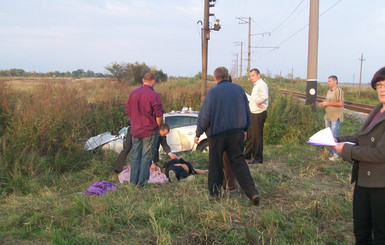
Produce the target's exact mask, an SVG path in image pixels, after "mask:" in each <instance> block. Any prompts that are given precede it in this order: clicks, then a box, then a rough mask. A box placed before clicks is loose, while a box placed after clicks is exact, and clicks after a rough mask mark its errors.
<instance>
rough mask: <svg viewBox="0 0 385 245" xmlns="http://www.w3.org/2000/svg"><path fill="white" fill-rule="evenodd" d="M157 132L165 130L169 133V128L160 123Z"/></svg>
mask: <svg viewBox="0 0 385 245" xmlns="http://www.w3.org/2000/svg"><path fill="white" fill-rule="evenodd" d="M159 130H167V131H169V132H170V127H169V126H168V124H167V123H162V124H161V125H160V126H159Z"/></svg>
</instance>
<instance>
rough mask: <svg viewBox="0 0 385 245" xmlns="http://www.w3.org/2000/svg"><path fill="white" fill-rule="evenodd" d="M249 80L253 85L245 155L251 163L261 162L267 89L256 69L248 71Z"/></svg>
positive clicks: (267, 100)
mask: <svg viewBox="0 0 385 245" xmlns="http://www.w3.org/2000/svg"><path fill="white" fill-rule="evenodd" d="M249 75H250V80H251V82H252V83H253V85H254V87H253V90H252V92H251V98H250V101H249V106H250V112H251V126H250V128H249V131H248V132H247V140H246V149H245V153H244V154H245V157H246V160H251V161H250V163H251V164H255V163H263V126H264V124H265V121H266V118H267V112H266V109H267V106H268V104H269V89H268V87H267V84H266V83H265V82H264V81H263V80H262V78H261V73H260V72H259V70H258V69H252V70H251V71H250V74H249Z"/></svg>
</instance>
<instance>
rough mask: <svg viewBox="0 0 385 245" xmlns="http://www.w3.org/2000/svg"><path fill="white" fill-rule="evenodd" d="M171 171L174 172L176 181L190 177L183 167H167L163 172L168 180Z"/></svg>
mask: <svg viewBox="0 0 385 245" xmlns="http://www.w3.org/2000/svg"><path fill="white" fill-rule="evenodd" d="M171 170H172V171H174V172H175V176H176V178H177V179H178V180H181V179H185V178H187V177H188V176H189V175H190V174H189V173H187V171H186V170H185V169H184V168H183V167H181V166H174V165H171V166H168V167H167V168H166V170H165V172H166V176H167V178H169V179H170V176H169V175H168V174H169V172H170V171H171Z"/></svg>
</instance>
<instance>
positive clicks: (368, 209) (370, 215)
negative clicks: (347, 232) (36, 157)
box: [353, 184, 385, 244]
mask: <svg viewBox="0 0 385 245" xmlns="http://www.w3.org/2000/svg"><path fill="white" fill-rule="evenodd" d="M353 220H354V235H355V237H356V244H385V188H366V187H360V186H358V185H357V184H356V186H355V188H354V193H353Z"/></svg>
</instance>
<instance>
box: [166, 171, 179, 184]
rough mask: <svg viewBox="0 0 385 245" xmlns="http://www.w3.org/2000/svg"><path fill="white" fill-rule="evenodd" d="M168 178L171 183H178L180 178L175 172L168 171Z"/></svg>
mask: <svg viewBox="0 0 385 245" xmlns="http://www.w3.org/2000/svg"><path fill="white" fill-rule="evenodd" d="M168 177H169V179H170V181H171V182H178V178H177V177H176V174H175V172H174V171H173V170H170V171H168Z"/></svg>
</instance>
